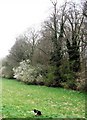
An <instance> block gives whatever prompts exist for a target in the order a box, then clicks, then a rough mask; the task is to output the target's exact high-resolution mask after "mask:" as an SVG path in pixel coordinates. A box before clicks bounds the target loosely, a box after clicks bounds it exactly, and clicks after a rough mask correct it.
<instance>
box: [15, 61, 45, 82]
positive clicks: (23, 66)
mask: <svg viewBox="0 0 87 120" xmlns="http://www.w3.org/2000/svg"><path fill="white" fill-rule="evenodd" d="M13 71H14V78H16V79H17V80H19V81H23V82H25V83H27V84H43V76H42V67H41V66H40V65H36V66H33V65H31V62H30V60H24V61H22V62H20V65H19V66H18V67H17V68H13Z"/></svg>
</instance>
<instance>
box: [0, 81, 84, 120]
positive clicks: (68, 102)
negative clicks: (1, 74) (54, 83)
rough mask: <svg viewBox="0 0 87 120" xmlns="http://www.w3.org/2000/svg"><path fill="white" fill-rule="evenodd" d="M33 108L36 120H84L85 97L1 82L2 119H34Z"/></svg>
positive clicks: (19, 83) (62, 91)
mask: <svg viewBox="0 0 87 120" xmlns="http://www.w3.org/2000/svg"><path fill="white" fill-rule="evenodd" d="M0 82H1V80H0ZM34 108H36V109H38V110H41V111H42V114H43V115H42V116H40V117H39V118H85V93H81V92H76V91H73V90H66V89H62V88H51V87H45V86H35V85H25V84H24V83H21V82H18V81H15V80H8V79H2V116H3V118H37V116H34V115H33V114H32V113H31V112H30V111H31V110H33V109H34Z"/></svg>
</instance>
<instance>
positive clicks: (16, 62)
mask: <svg viewBox="0 0 87 120" xmlns="http://www.w3.org/2000/svg"><path fill="white" fill-rule="evenodd" d="M52 4H53V12H52V13H51V15H50V17H49V19H47V20H46V21H44V23H43V25H42V26H41V30H39V31H36V30H35V29H34V28H30V29H28V30H27V31H26V32H24V33H23V34H22V35H21V36H19V37H18V38H17V39H16V42H15V44H14V45H13V47H12V48H11V50H10V53H9V55H8V56H7V57H6V58H5V60H4V61H3V63H2V67H1V73H2V74H1V75H2V77H7V78H12V77H13V78H16V79H17V80H20V81H23V82H25V83H27V84H40V85H46V86H52V87H64V88H71V89H74V90H84V89H86V87H85V73H86V72H85V71H86V69H85V68H86V67H85V66H86V64H87V63H86V59H85V57H86V52H85V51H86V50H87V47H86V35H85V33H86V24H85V19H86V18H84V14H83V11H82V10H81V9H80V8H79V7H78V6H77V5H76V4H75V3H73V2H70V3H65V4H64V5H63V6H62V7H60V8H58V6H57V2H52Z"/></svg>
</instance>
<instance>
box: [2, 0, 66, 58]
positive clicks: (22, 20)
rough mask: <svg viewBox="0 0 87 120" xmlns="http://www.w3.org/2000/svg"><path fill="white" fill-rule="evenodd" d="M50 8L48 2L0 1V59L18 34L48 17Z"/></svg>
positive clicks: (60, 1) (61, 0) (25, 0)
mask: <svg viewBox="0 0 87 120" xmlns="http://www.w3.org/2000/svg"><path fill="white" fill-rule="evenodd" d="M63 1H64V0H58V4H61V3H62V2H63ZM51 6H52V4H51V2H50V0H0V58H2V57H4V56H6V55H7V54H8V52H9V50H10V48H11V47H12V46H13V44H14V43H15V38H16V37H17V36H18V35H19V34H21V33H23V31H25V30H26V29H27V28H29V27H31V26H35V25H39V24H40V23H41V22H43V21H44V20H45V19H46V17H47V16H49V11H50V10H51Z"/></svg>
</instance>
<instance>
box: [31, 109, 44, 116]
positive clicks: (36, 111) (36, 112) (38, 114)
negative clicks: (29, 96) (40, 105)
mask: <svg viewBox="0 0 87 120" xmlns="http://www.w3.org/2000/svg"><path fill="white" fill-rule="evenodd" d="M33 111H34V113H35V115H36V116H40V115H42V114H41V111H39V110H36V109H34V110H33Z"/></svg>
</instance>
